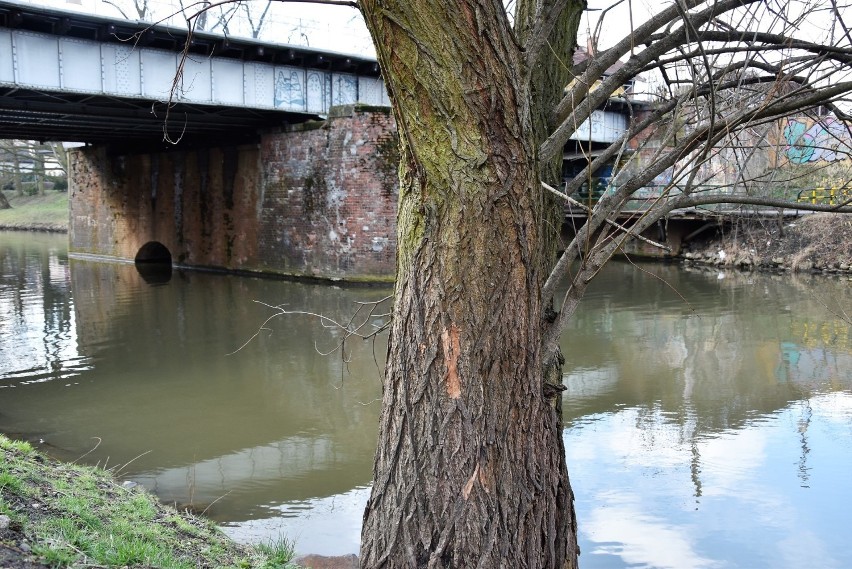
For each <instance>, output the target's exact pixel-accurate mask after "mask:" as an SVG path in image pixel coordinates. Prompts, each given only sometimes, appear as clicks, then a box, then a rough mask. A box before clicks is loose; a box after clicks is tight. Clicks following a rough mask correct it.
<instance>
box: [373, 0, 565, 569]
mask: <svg viewBox="0 0 852 569" xmlns="http://www.w3.org/2000/svg"><path fill="white" fill-rule="evenodd" d="M378 4H381V6H379V5H378ZM459 4H461V6H462V10H461V12H459V11H458V10H459V8H458V6H457V5H456V3H452V2H441V1H433V2H423V3H420V2H407V1H403V0H401V1H400V2H374V1H370V0H364V1H362V2H361V7H362V10H363V11H364V13H365V16H366V19H367V22H368V26H369V27H370V29H371V32H372V34H373V37H374V38H375V39H376V43H377V50H378V52H379V58H380V61H381V63H382V68H383V72H384V76H385V81H386V83H387V85H388V86H389V89H390V91H391V98H392V100H393V103H394V109H395V113H396V117H397V123H398V126H399V129H400V141H401V143H400V144H401V156H402V162H401V165H400V177H401V188H400V204H399V223H398V225H399V229H398V232H399V239H398V243H399V252H398V267H397V283H396V289H395V305H394V314H393V324H392V329H391V333H390V345H389V354H388V356H389V357H388V364H387V369H386V372H385V379H384V393H383V403H382V406H383V407H382V416H381V425H380V432H379V442H378V450H377V454H376V460H375V471H374V486H373V491H372V495H371V497H370V500H369V503H368V505H367V509H366V511H365V514H364V529H363V534H362V545H361V563H362V566H363V567H367V568H378V567H458V568H468V567H471V568H472V567H511V568H522V567H530V568H532V567H548V568H551V567H552V568H562V567H574V566H575V564H576V555H577V548H576V535H575V522H574V515H573V499H572V494H571V489H570V486H569V483H568V473H567V468H566V465H565V453H564V448H563V444H562V433H561V421H560V418H559V416H558V413H557V411H556V409H555V406H554V404H553V403H554V401H553V398H554V396H555V394H554V393H552V392H550V391H548V390H546V388H545V385H544V370H543V366H542V362H541V357H542V354H541V335H542V326H543V323H542V306H541V300H540V288H541V284H542V282H543V279H544V277H545V276H546V275H545V274H544V273H543V271H544V266H545V265H546V263H545V260H546V259H545V257H546V256H547V255H548V250H549V246H548V243H549V241H548V240H549V239H550V237H549V236H548V235H549V233H548V232H549V231H552V230H553V228H552V225H549V224H550V223H551V220H549V219H548V216H547V215H546V211H545V210H546V209H547V203H548V200H547V198H545V197H544V196H543V195H542V193H541V191H540V189H539V175H538V163H537V159H536V147H537V143H536V138H537V137H536V136H535V134H534V126H533V121H532V120H531V116H530V108H529V104H528V100H529V96H528V94H526V93H525V92H524V89H522V87H521V86H522V84H523V78H522V77H521V73H522V69H523V64H522V63H521V62H520V61H518V58H519V57H520V50H519V49H518V48H517V45H516V44H515V43H514V41H513V37H512V34H511V31H510V30H509V29H508V24H507V22H506V18H505V15H504V14H502V13H500V12H499V10H502V9H503V8H502V4H501V3H499V2H462V3H459ZM484 30H488V32H487V33H483V31H484Z"/></svg>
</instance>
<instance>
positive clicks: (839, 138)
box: [784, 117, 852, 164]
mask: <svg viewBox="0 0 852 569" xmlns="http://www.w3.org/2000/svg"><path fill="white" fill-rule="evenodd" d="M784 140H785V141H786V143H787V152H786V154H787V159H788V160H789V161H790V162H792V163H793V164H807V163H809V162H819V161H823V162H836V161H838V160H847V159H849V158H850V157H852V133H850V127H849V126H847V125H846V124H844V123H843V122H841V121H839V120H837V119H835V118H833V117H823V118H821V119H819V120H813V119H804V118H795V119H787V125H786V126H785V127H784Z"/></svg>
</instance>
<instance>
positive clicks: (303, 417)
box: [0, 233, 852, 569]
mask: <svg viewBox="0 0 852 569" xmlns="http://www.w3.org/2000/svg"><path fill="white" fill-rule="evenodd" d="M664 281H665V282H664ZM850 285H852V281H850V279H849V278H848V277H845V278H844V277H834V278H828V277H807V276H806V277H791V276H789V275H786V276H773V275H765V274H747V273H737V272H725V271H723V272H720V271H716V270H713V271H706V270H685V269H683V268H680V267H677V266H665V265H657V264H655V265H640V266H638V267H636V266H633V265H630V264H628V263H612V264H611V265H610V266H608V267H607V268H606V269H605V270H604V271H603V272H602V274H601V275H600V276H599V277H598V279H597V281H596V282H595V283H594V285H593V287H592V290H591V291H590V293H589V294H588V295H587V298H586V299H585V300H584V302H583V304H582V306H581V308H580V309H579V311H578V313H577V315H576V317H575V318H574V319H573V321H572V322H571V325H570V328H569V330H568V331H567V332H566V334H565V336H564V338H563V344H562V346H563V350H564V352H565V356H566V360H567V363H566V366H565V373H566V377H565V383H566V385H567V386H568V389H567V391H566V392H565V393H564V415H565V421H566V428H565V431H564V439H565V443H566V448H567V453H568V464H569V469H570V472H571V480H572V484H573V486H574V490H575V493H576V495H577V502H576V506H577V517H578V524H579V528H580V545H581V549H582V555H581V565H582V566H583V567H584V569H588V568H593V567H606V568H610V567H615V568H619V567H654V568H677V569H688V568H705V567H706V568H716V567H720V568H727V567H743V568H754V567H821V568H831V567H837V568H841V567H850V566H852V551H850V550H849V548H848V543H847V542H848V534H849V523H850V522H852V513H850V512H852V493H850V491H849V484H850V481H852V326H850V325H849V324H848V323H845V322H844V321H843V320H842V319H841V318H839V315H840V314H841V312H842V311H843V310H844V309H845V310H846V311H847V312H850V307H852V286H850ZM387 294H389V291H388V290H386V289H365V288H354V289H347V288H340V287H335V286H327V285H316V284H298V283H292V282H286V281H277V280H267V279H255V278H248V277H238V276H231V275H223V274H214V273H205V272H185V271H178V270H176V271H174V272H173V273H171V274H170V275H153V276H152V275H145V276H143V275H141V274H140V273H139V272H138V271H137V270H136V268H135V267H134V266H133V265H131V264H117V263H101V262H94V261H86V260H76V259H71V260H69V258H68V254H67V248H66V245H65V237H64V236H54V235H41V234H28V233H0V431H2V432H4V433H7V434H10V435H12V436H15V437H19V438H25V439H27V440H31V441H33V442H35V443H37V444H38V446H40V447H41V448H42V449H43V450H44V451H45V452H48V453H49V454H52V455H54V456H56V457H59V458H62V459H66V460H79V461H82V462H87V463H91V464H99V465H100V466H105V467H107V468H110V469H113V471H114V472H115V473H116V474H118V475H119V476H120V477H121V478H122V479H129V480H133V481H136V482H138V483H141V484H143V485H144V486H145V487H147V488H149V489H150V490H151V491H153V492H154V493H156V494H157V496H159V497H160V498H161V499H162V500H163V501H167V502H173V503H177V504H179V505H191V506H193V507H194V508H195V509H196V510H198V511H202V510H203V511H205V513H206V515H208V516H210V517H211V518H213V519H214V520H216V521H217V522H218V523H219V524H221V525H222V527H223V528H224V530H225V531H226V532H227V533H228V534H229V535H231V536H233V537H234V538H235V539H237V540H241V541H256V540H261V539H266V538H269V537H278V536H279V535H285V536H287V537H288V538H291V539H295V540H296V547H297V550H299V551H301V552H305V553H321V554H327V555H335V554H343V553H350V552H357V549H358V539H359V532H360V521H361V515H362V511H363V507H364V503H365V501H366V498H367V496H368V493H369V486H370V479H371V469H372V455H373V450H374V445H375V436H376V430H377V421H378V414H379V402H378V397H379V395H380V367H381V365H382V358H383V356H384V354H385V350H386V346H385V345H384V343H383V342H384V338H383V337H381V336H379V338H378V339H376V340H374V341H373V340H370V341H364V340H360V339H354V338H351V337H350V338H348V339H347V341H346V342H345V343H344V344H343V346H342V349H341V348H340V344H341V342H342V340H343V339H344V336H343V335H342V334H341V333H340V332H339V330H337V329H335V328H334V327H327V326H326V327H324V326H323V325H322V322H321V321H319V320H318V319H317V317H316V316H314V315H317V314H322V315H324V316H326V317H329V318H332V319H335V320H338V321H343V320H345V319H347V318H348V317H349V316H350V315H351V314H352V313H353V312H354V311H355V310H356V309H357V308H358V306H362V308H361V312H360V315H361V316H364V318H362V320H360V321H365V322H366V324H365V328H364V330H368V329H370V327H371V326H376V325H379V324H380V323H381V317H380V314H379V313H381V312H383V310H384V309H385V308H386V307H385V306H384V305H378V307H377V308H376V310H375V311H374V313H373V314H372V315H369V310H370V308H371V306H372V305H359V304H357V303H359V302H361V303H363V302H377V301H380V300H381V299H382V298H384V297H385V296H386V295H387ZM276 307H277V308H276ZM286 311H292V312H310V313H313V314H314V315H309V314H284V312H286ZM335 348H338V349H337V350H336V351H335ZM325 352H331V353H330V354H329V355H323V354H324V353H325Z"/></svg>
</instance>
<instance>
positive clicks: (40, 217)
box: [0, 190, 68, 231]
mask: <svg viewBox="0 0 852 569" xmlns="http://www.w3.org/2000/svg"><path fill="white" fill-rule="evenodd" d="M3 194H4V195H5V196H6V199H7V200H8V201H9V205H11V206H12V208H11V209H0V229H28V230H35V231H68V193H67V192H56V191H53V190H48V191H47V193H45V195H43V196H39V195H35V196H18V195H15V192H3Z"/></svg>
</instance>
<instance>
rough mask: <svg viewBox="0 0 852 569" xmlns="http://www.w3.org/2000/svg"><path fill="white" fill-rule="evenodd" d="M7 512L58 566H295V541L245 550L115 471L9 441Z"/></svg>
mask: <svg viewBox="0 0 852 569" xmlns="http://www.w3.org/2000/svg"><path fill="white" fill-rule="evenodd" d="M0 513H3V514H5V515H8V516H9V517H10V518H12V520H13V521H15V523H16V524H17V525H18V526H19V527H20V534H21V535H20V538H21V539H26V540H27V542H28V543H29V544H30V547H31V548H32V555H34V556H35V557H36V560H37V561H39V562H41V563H44V564H46V565H48V566H50V567H57V568H63V567H77V566H103V567H158V568H164V569H194V568H199V567H210V568H213V567H215V568H219V567H222V568H225V567H233V568H255V567H258V568H267V569H274V568H285V567H292V565H290V560H291V559H292V557H293V553H294V552H293V544H292V543H291V542H289V541H287V540H284V539H281V540H278V541H272V542H269V543H265V544H260V545H258V546H255V547H244V546H241V545H238V544H236V543H234V542H232V541H230V540H229V539H228V538H227V537H226V536H225V535H224V534H222V533H221V532H220V531H219V530H218V528H216V526H215V525H214V524H213V523H212V522H210V521H208V520H205V519H203V518H200V517H196V516H192V515H191V514H185V513H179V512H177V511H175V510H174V509H172V508H169V507H167V506H164V505H162V504H160V503H159V502H157V501H156V499H155V498H154V497H153V496H151V495H150V494H148V493H147V492H145V491H144V490H140V489H138V488H134V489H126V488H124V487H122V486H120V485H119V484H117V483H116V481H115V480H114V479H113V477H112V476H111V474H110V473H108V472H105V471H103V470H98V469H96V468H92V467H86V466H78V465H73V464H65V463H59V462H55V461H53V460H51V459H49V458H47V457H44V456H42V455H41V454H39V453H38V452H36V451H34V450H33V448H32V446H30V445H29V444H27V443H21V442H16V441H12V440H10V439H8V438H6V437H5V436H3V435H0ZM10 545H15V544H14V543H12V544H10Z"/></svg>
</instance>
